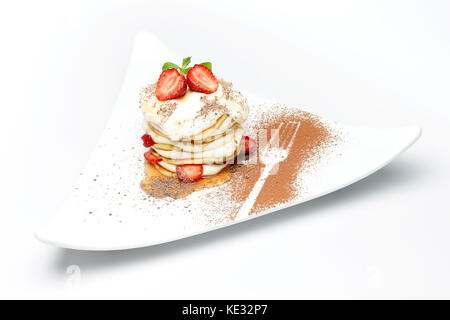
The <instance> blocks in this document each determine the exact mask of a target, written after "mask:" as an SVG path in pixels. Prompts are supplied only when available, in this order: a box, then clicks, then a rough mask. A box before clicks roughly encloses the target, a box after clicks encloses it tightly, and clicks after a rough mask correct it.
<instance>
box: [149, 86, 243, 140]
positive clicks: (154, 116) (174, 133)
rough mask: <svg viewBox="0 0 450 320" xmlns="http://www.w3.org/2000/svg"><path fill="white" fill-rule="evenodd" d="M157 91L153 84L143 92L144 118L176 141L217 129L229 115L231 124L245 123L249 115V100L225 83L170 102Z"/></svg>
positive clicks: (187, 93) (190, 93) (188, 92)
mask: <svg viewBox="0 0 450 320" xmlns="http://www.w3.org/2000/svg"><path fill="white" fill-rule="evenodd" d="M155 89H156V85H155V84H153V85H151V86H149V87H147V88H145V89H144V90H143V91H142V92H141V101H140V103H141V108H142V112H143V114H144V118H145V119H146V120H147V121H148V122H149V123H150V124H151V125H152V126H154V127H155V128H156V129H157V130H158V131H160V132H161V133H163V134H164V135H165V136H167V137H168V138H169V139H170V140H173V141H182V140H189V139H190V138H191V137H192V136H195V135H197V134H199V133H201V132H202V131H204V130H206V129H208V128H210V127H211V126H213V125H214V124H215V123H216V122H217V120H218V119H219V118H220V117H221V116H223V115H228V116H229V118H230V120H229V121H228V122H229V123H234V122H237V123H242V122H244V121H245V120H246V119H247V116H248V106H247V100H246V99H245V98H244V97H243V96H242V95H241V94H240V93H239V92H238V91H235V90H233V88H232V85H231V83H228V82H225V81H223V80H219V87H218V89H217V90H216V92H214V93H211V94H204V93H201V92H194V91H191V90H189V89H188V90H187V91H186V94H185V95H184V96H183V97H181V98H178V99H172V100H168V101H159V100H158V99H157V98H156V96H155Z"/></svg>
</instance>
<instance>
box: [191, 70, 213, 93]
mask: <svg viewBox="0 0 450 320" xmlns="http://www.w3.org/2000/svg"><path fill="white" fill-rule="evenodd" d="M187 83H188V85H189V89H191V90H192V91H196V92H203V93H214V92H216V90H217V88H218V87H219V82H218V81H217V79H216V77H214V75H213V73H212V72H211V70H210V69H208V68H207V67H205V66H202V65H200V64H196V65H195V66H193V67H192V69H190V70H189V71H188V73H187Z"/></svg>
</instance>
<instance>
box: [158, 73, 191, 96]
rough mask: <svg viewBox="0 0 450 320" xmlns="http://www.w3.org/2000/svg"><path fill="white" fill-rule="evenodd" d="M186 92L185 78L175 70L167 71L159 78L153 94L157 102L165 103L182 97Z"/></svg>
mask: <svg viewBox="0 0 450 320" xmlns="http://www.w3.org/2000/svg"><path fill="white" fill-rule="evenodd" d="M186 90H187V83H186V78H185V77H184V76H183V75H181V74H180V73H179V72H178V70H177V69H167V70H164V71H163V72H162V73H161V75H160V76H159V79H158V83H157V84H156V92H155V94H156V98H158V100H159V101H166V100H171V99H176V98H179V97H182V96H184V94H185V93H186Z"/></svg>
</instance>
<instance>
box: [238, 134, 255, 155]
mask: <svg viewBox="0 0 450 320" xmlns="http://www.w3.org/2000/svg"><path fill="white" fill-rule="evenodd" d="M255 150H256V141H255V140H253V139H252V138H250V137H249V136H243V137H242V139H241V152H244V153H245V154H249V153H251V152H253V151H255Z"/></svg>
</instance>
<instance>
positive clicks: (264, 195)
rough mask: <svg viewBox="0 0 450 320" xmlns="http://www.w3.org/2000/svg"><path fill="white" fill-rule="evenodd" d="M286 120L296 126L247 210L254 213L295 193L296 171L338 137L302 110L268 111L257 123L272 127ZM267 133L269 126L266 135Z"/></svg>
mask: <svg viewBox="0 0 450 320" xmlns="http://www.w3.org/2000/svg"><path fill="white" fill-rule="evenodd" d="M287 122H300V127H299V130H298V131H297V134H296V136H295V137H294V142H293V144H292V147H291V149H290V152H289V154H288V156H287V158H286V159H285V160H284V161H282V162H280V163H279V165H278V168H277V169H278V170H277V172H276V173H275V174H271V175H269V177H268V178H267V180H266V182H265V183H264V186H263V188H262V189H261V192H260V193H259V195H258V197H257V198H256V201H255V204H254V205H253V208H252V210H251V211H250V214H257V213H259V212H262V211H265V210H267V209H270V208H272V207H274V206H277V205H280V204H283V203H286V202H289V201H291V200H293V199H294V198H295V197H297V196H299V186H295V182H296V181H297V177H298V175H301V174H302V171H303V170H305V169H306V168H308V167H310V166H312V165H313V164H314V161H318V160H319V159H318V158H320V154H321V152H322V151H323V149H324V148H325V147H327V146H330V145H332V144H334V143H335V142H336V140H338V139H339V137H338V136H337V135H336V134H334V133H332V132H330V130H329V129H328V128H327V126H326V125H325V124H324V123H322V122H321V120H320V118H319V117H317V116H314V115H312V114H310V113H308V112H302V111H298V112H295V113H292V112H289V113H280V114H277V115H275V116H273V115H272V117H270V118H266V119H263V121H262V122H261V124H260V126H261V127H262V128H271V129H273V128H278V127H279V126H280V124H285V123H287ZM281 130H282V129H281ZM270 133H271V132H270V130H269V131H268V135H269V138H268V139H270Z"/></svg>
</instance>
